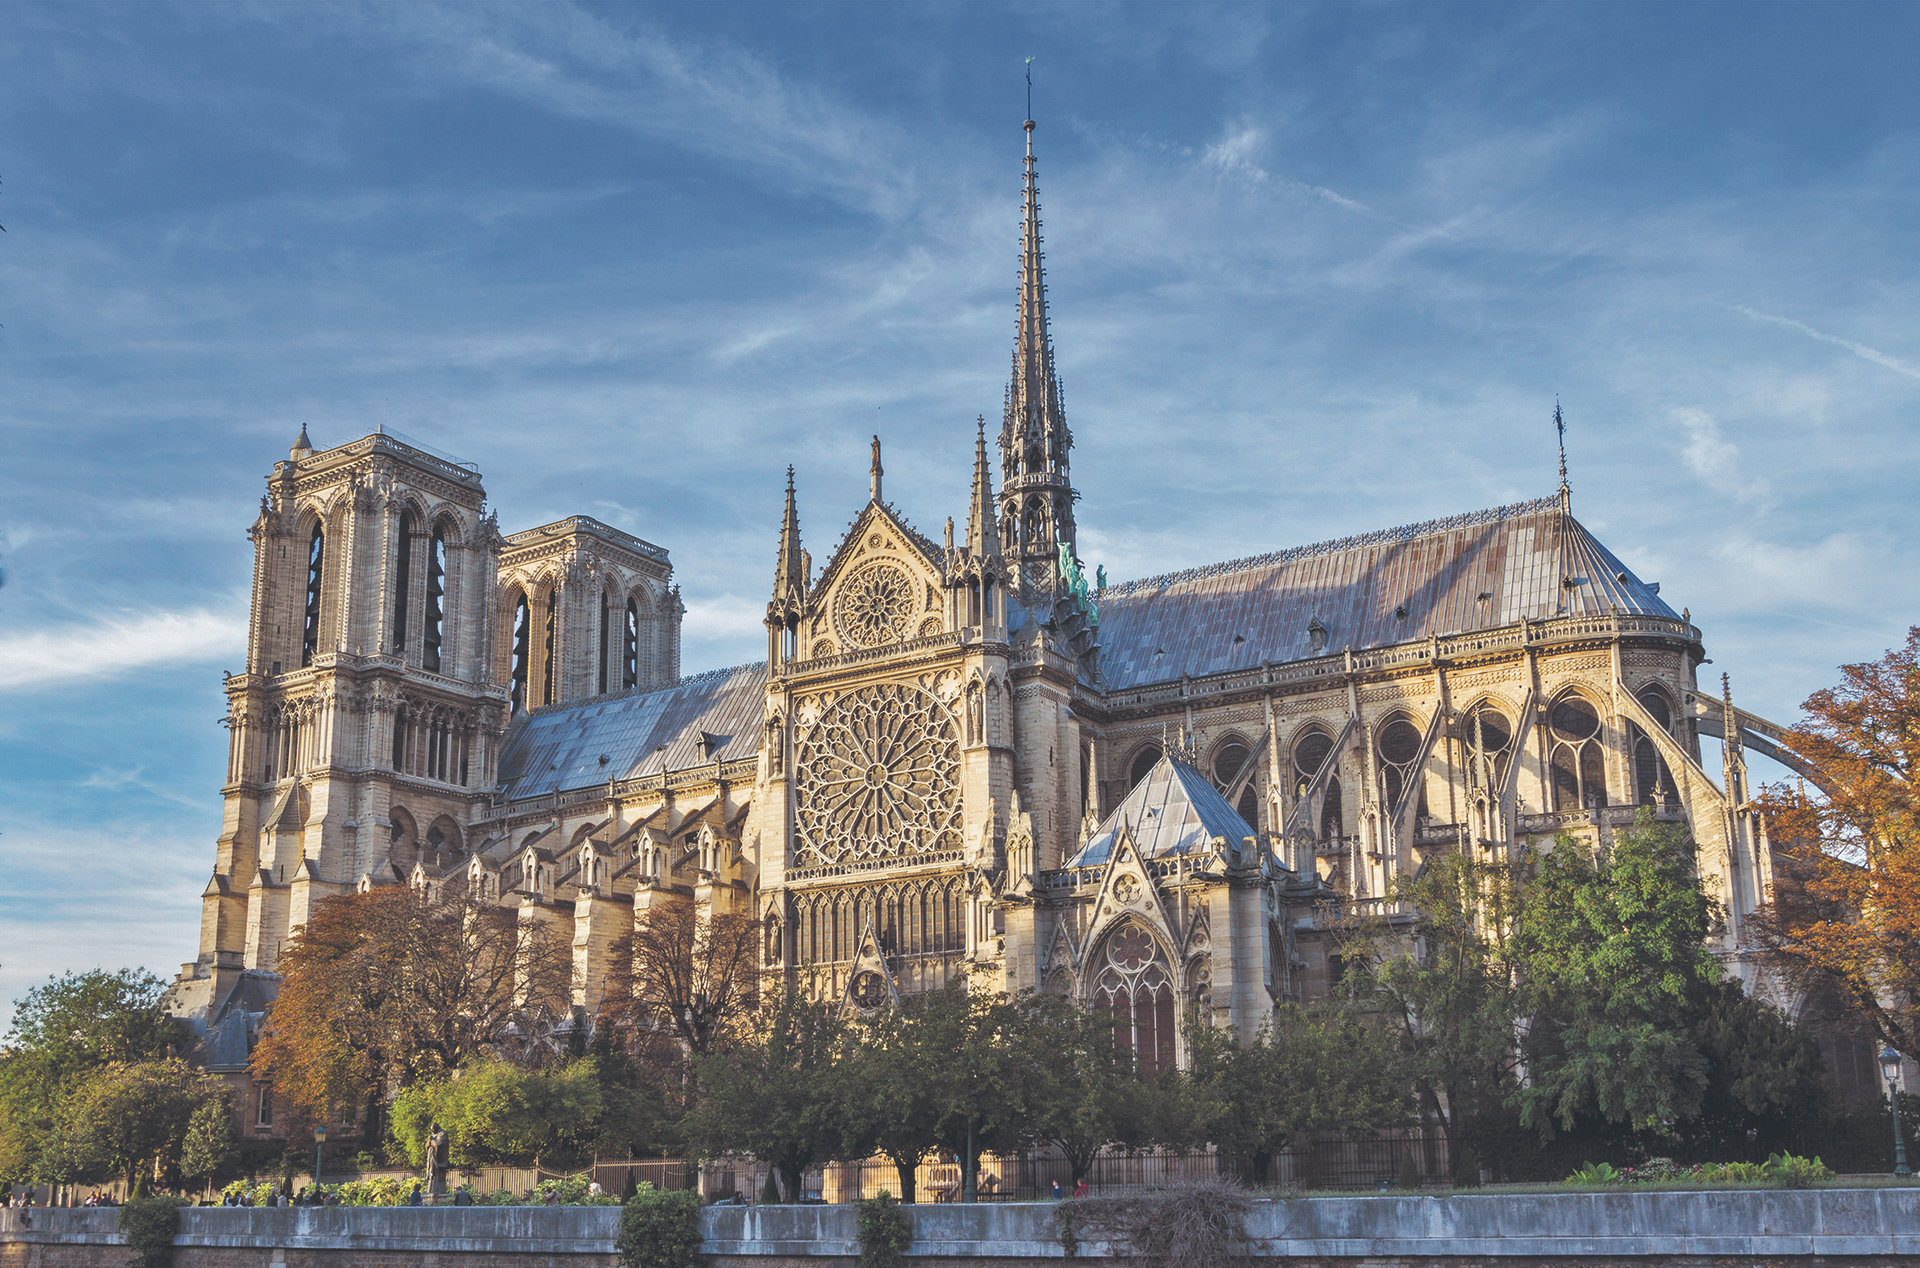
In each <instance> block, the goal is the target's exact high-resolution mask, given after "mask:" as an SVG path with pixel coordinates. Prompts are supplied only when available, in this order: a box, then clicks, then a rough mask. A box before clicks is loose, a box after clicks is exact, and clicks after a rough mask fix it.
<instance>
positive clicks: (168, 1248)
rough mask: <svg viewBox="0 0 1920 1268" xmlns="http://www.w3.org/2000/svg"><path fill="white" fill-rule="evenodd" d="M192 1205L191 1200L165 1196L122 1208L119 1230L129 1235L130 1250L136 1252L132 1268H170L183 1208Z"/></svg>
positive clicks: (143, 1200)
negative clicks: (174, 1241) (175, 1236)
mask: <svg viewBox="0 0 1920 1268" xmlns="http://www.w3.org/2000/svg"><path fill="white" fill-rule="evenodd" d="M192 1202H193V1199H192V1198H183V1197H176V1196H175V1195H173V1194H171V1193H163V1194H161V1195H160V1196H158V1197H150V1198H134V1199H133V1200H132V1201H131V1202H128V1203H127V1204H126V1205H125V1206H123V1207H121V1208H120V1231H121V1232H123V1233H125V1234H126V1235H127V1249H128V1250H130V1251H132V1252H134V1255H135V1259H134V1261H133V1268H169V1266H170V1265H171V1264H172V1263H173V1238H174V1235H175V1234H176V1233H178V1232H179V1231H180V1208H181V1207H183V1206H188V1205H190V1204H191V1203H192Z"/></svg>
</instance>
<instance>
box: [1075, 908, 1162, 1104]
mask: <svg viewBox="0 0 1920 1268" xmlns="http://www.w3.org/2000/svg"><path fill="white" fill-rule="evenodd" d="M1095 963H1096V964H1098V965H1099V966H1100V969H1099V973H1100V976H1099V977H1098V978H1097V979H1095V981H1094V986H1093V996H1092V999H1091V1000H1090V1001H1089V1002H1090V1003H1091V1004H1092V1007H1093V1011H1094V1015H1095V1016H1096V1017H1098V1016H1101V1015H1103V1014H1104V1015H1105V1016H1106V1017H1108V1018H1111V1019H1112V1022H1113V1039H1114V1047H1115V1048H1116V1049H1118V1050H1119V1051H1120V1052H1123V1053H1129V1054H1131V1055H1132V1057H1133V1060H1134V1064H1135V1066H1136V1068H1138V1069H1139V1070H1141V1071H1142V1072H1144V1073H1147V1074H1154V1073H1157V1072H1159V1071H1161V1070H1171V1069H1172V1068H1173V1065H1174V1028H1175V1025H1176V1024H1177V1017H1178V1008H1177V1007H1176V1005H1175V1003H1174V984H1173V973H1172V970H1171V969H1170V968H1169V967H1168V963H1167V957H1166V953H1165V952H1163V951H1162V950H1161V949H1160V944H1159V943H1158V942H1157V941H1156V940H1155V939H1154V937H1153V935H1152V934H1150V933H1148V932H1147V930H1146V929H1145V928H1143V927H1142V926H1141V925H1139V924H1137V923H1135V922H1133V921H1128V922H1126V923H1125V924H1122V925H1121V926H1120V927H1119V928H1117V929H1115V930H1114V931H1113V933H1112V934H1110V935H1109V936H1108V938H1107V944H1106V948H1105V950H1104V952H1103V954H1102V955H1101V957H1100V958H1099V959H1098V960H1096V961H1095Z"/></svg>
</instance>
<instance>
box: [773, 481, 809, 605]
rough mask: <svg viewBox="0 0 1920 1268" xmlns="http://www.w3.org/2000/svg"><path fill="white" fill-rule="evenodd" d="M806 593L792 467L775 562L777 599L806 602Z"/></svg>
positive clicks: (804, 560) (774, 580)
mask: <svg viewBox="0 0 1920 1268" xmlns="http://www.w3.org/2000/svg"><path fill="white" fill-rule="evenodd" d="M806 596H807V565H806V558H805V552H803V551H802V550H801V549H800V508H799V504H798V503H797V502H796V501H795V499H794V494H793V468H792V467H788V468H787V509H786V514H785V515H783V516H782V517H781V520H780V556H779V558H778V559H777V560H776V561H775V562H774V565H773V597H774V599H775V600H776V601H788V602H794V603H799V602H803V601H804V600H805V599H806Z"/></svg>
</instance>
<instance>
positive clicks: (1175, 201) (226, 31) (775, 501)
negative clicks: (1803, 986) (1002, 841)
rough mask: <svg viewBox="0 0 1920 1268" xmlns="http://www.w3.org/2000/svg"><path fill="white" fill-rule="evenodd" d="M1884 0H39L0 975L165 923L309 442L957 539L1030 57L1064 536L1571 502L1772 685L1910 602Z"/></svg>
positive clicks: (20, 67) (1274, 531)
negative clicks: (1835, 1)
mask: <svg viewBox="0 0 1920 1268" xmlns="http://www.w3.org/2000/svg"><path fill="white" fill-rule="evenodd" d="M1917 28H1920V9H1917V8H1915V7H1914V6H1911V5H1870V6H1848V5H1817V6H1816V5H1808V6H1760V5H1741V6H1734V5H1699V6H1689V5H1636V6H1607V5H1561V4H1552V5H1480V6H1448V5H1440V4H1426V5H1417V6H1399V5H1391V4H1377V5H1364V6H1362V5H1337V6H1315V5H1295V6H1285V7H1277V6H1275V7H1269V6H1258V7H1236V6H1219V7H1210V6H1203V5H1179V6H1164V7H1162V6H1150V5H1119V6H1106V5H1094V4H1079V5H1030V4H1026V5H1020V6H1006V7H999V6H985V5H981V6H967V5H940V6H883V5H877V4H867V5H856V6H845V7H843V6H833V5H803V4H783V5H771V6H759V5H720V4H704V5H684V6H671V7H653V6H644V5H639V6H636V5H618V6H597V5H567V4H557V3H555V4H541V5H521V6H485V5H459V6H440V5H434V4H425V3H416V4H405V5H400V4H387V5H373V6H355V5H346V4H337V5H290V4H281V5H256V4H247V5H229V4H217V3H196V4H192V5H181V6H174V5H166V4H139V5H80V4H53V5H35V4H30V3H15V4H12V5H9V6H8V9H7V22H6V29H5V32H4V33H3V34H0V224H4V225H5V226H6V230H7V232H6V233H5V234H4V235H0V429H3V430H0V438H3V439H4V448H3V449H0V452H3V453H4V458H5V461H4V463H0V532H4V538H3V539H0V566H4V567H5V569H6V574H7V577H6V586H5V588H4V589H0V1000H3V999H6V998H11V997H13V996H14V995H17V994H18V992H19V991H20V989H22V988H23V987H24V986H25V985H27V984H30V983H31V982H32V981H34V980H37V979H39V978H40V977H42V976H44V975H45V974H47V973H50V972H58V971H61V970H64V969H67V968H72V967H90V966H92V965H95V964H102V965H106V966H109V967H115V966H118V965H121V964H145V965H148V966H150V967H153V968H155V969H158V970H162V971H168V970H170V969H171V968H172V967H173V966H176V965H177V964H178V963H179V962H180V961H182V960H185V959H189V958H191V956H192V954H193V951H194V947H195V943H196V937H197V922H198V897H197V896H198V894H199V891H200V889H201V887H202V886H203V885H204V883H205V878H206V875H207V873H208V871H209V869H210V866H211V861H212V857H213V842H214V838H215V836H216V835H217V833H218V830H219V823H220V799H219V795H218V787H219V784H220V780H221V777H222V773H223V770H224V751H225V732H224V731H223V730H222V729H221V728H220V727H219V726H218V725H217V719H219V717H220V716H221V715H222V713H223V712H224V704H223V699H222V694H221V690H220V671H221V669H223V668H235V667H238V666H239V664H240V663H241V657H242V642H243V618H244V613H245V605H246V594H247V587H248V582H249V576H248V573H249V567H250V559H251V556H250V551H249V547H248V544H247V541H246V537H245V532H246V528H247V526H248V524H249V523H250V522H251V521H252V518H253V515H254V510H255V507H256V506H257V503H258V499H259V496H260V493H261V491H262V483H261V481H262V478H263V477H264V476H265V475H266V473H267V472H268V470H269V468H270V466H271V464H272V463H273V462H274V461H275V460H276V459H277V458H279V457H281V456H283V455H284V453H285V451H286V448H287V446H288V444H289V443H290V442H291V440H292V439H293V437H294V436H295V435H296V434H297V433H298V432H299V430H300V428H301V426H302V425H305V426H306V427H307V428H308V429H309V430H310V432H311V434H312V436H313V439H314V440H315V442H316V443H318V444H320V445H322V446H323V447H324V446H327V445H332V444H338V443H341V442H343V441H346V440H348V439H351V438H353V437H355V436H357V435H360V434H363V433H364V432H366V431H369V430H371V429H372V428H373V426H374V425H375V424H382V425H385V426H386V427H388V428H390V429H395V430H399V431H401V432H404V433H406V434H408V435H410V436H413V437H417V438H419V439H420V440H423V441H425V442H427V443H429V444H431V445H433V446H435V447H437V448H440V449H442V450H447V451H450V452H452V453H453V454H455V455H456V456H458V457H460V458H463V459H466V460H469V461H472V462H475V463H477V464H478V465H479V466H480V468H481V470H482V471H483V472H484V473H485V475H486V478H487V487H488V491H489V494H490V496H491V498H492V501H493V504H494V505H495V506H496V507H497V508H498V509H499V513H500V520H501V524H502V527H503V528H506V529H508V530H509V531H511V530H513V529H517V528H522V527H527V526H531V525H534V524H538V523H544V522H546V521H548V520H551V519H554V518H557V517H559V516H561V515H564V514H571V513H584V514H589V515H593V516H596V517H598V518H600V519H603V520H606V521H607V522H609V523H612V524H615V525H617V526H619V527H621V528H625V529H628V530H630V531H633V532H636V533H639V534H640V535H642V536H644V537H646V538H648V539H649V540H652V541H655V542H658V543H660V544H661V545H664V546H666V547H668V548H669V549H670V550H671V551H672V552H673V558H674V561H675V564H676V568H677V573H678V577H679V579H680V582H681V585H682V587H683V589H684V592H685V597H686V601H687V605H688V609H689V610H688V615H687V627H686V651H685V665H686V668H687V669H688V670H689V671H691V670H697V669H702V668H711V667H714V666H717V665H723V664H729V663H735V662H739V661H743V660H750V659H754V658H755V657H756V656H757V655H758V654H759V651H760V648H761V645H762V641H763V635H762V634H761V632H760V628H759V625H758V613H759V612H760V611H761V610H763V605H764V602H765V595H766V591H767V587H768V585H769V583H770V577H771V571H772V565H773V553H774V540H775V538H774V534H775V531H776V527H777V522H778V511H779V498H780V489H781V486H782V479H783V472H784V469H785V467H786V464H788V463H789V462H791V463H794V464H795V465H796V466H797V468H798V474H799V484H800V493H801V498H802V503H801V511H802V521H803V527H804V530H805V532H806V535H807V544H808V546H809V548H810V549H811V550H812V551H813V552H814V555H815V557H816V558H820V559H824V558H825V556H826V554H827V553H828V551H829V550H830V549H831V545H832V542H833V540H834V538H835V536H836V535H837V533H838V531H839V529H840V527H841V526H842V525H844V524H845V523H846V521H847V520H848V519H849V518H850V517H851V516H852V515H853V513H854V512H855V511H856V510H857V509H858V507H859V505H860V504H861V502H862V501H863V500H864V497H865V478H866V441H867V437H868V435H870V434H871V433H873V432H874V431H878V432H880V433H881V435H882V436H883V438H884V439H885V441H886V443H887V459H886V465H887V480H888V495H889V497H890V499H891V500H892V501H894V502H896V503H897V504H898V505H900V506H901V507H902V508H903V509H904V510H905V511H906V512H907V513H908V514H909V515H910V516H912V517H913V518H915V519H916V520H917V521H918V522H919V523H920V525H921V526H922V527H923V528H924V529H926V530H927V531H929V532H932V533H937V531H938V527H939V525H940V524H941V523H942V522H943V521H944V519H945V517H946V516H948V515H955V516H958V517H961V518H962V519H963V521H964V507H965V497H966V492H967V487H966V486H967V478H968V474H969V471H970V453H971V438H972V421H971V420H972V419H973V417H974V415H975V414H978V413H985V414H987V415H988V417H989V418H990V419H991V418H994V417H995V411H996V410H997V409H998V408H999V405H1000V402H1001V393H1002V390H1003V386H1004V383H1005V377H1006V372H1007V366H1008V357H1009V351H1010V347H1011V340H1012V324H1013V283H1014V267H1015V260H1016V249H1017V227H1018V197H1019V187H1020V163H1019V154H1020V149H1021V140H1022V138H1021V131H1020V122H1021V119H1022V117H1023V116H1024V114H1025V100H1024V86H1023V83H1022V80H1021V62H1022V59H1023V58H1025V57H1026V56H1028V55H1032V56H1034V57H1035V58H1036V60H1035V62H1034V68H1035V85H1036V86H1035V95H1034V111H1035V114H1036V116H1037V117H1038V120H1039V124H1040V127H1039V131H1038V133H1037V148H1038V152H1039V156H1040V175H1041V194H1042V201H1043V209H1044V214H1045V217H1046V223H1047V237H1048V244H1047V245H1048V252H1049V279H1050V283H1051V297H1052V304H1053V318H1054V336H1055V341H1056V345H1057V349H1058V360H1059V366H1060V372H1061V374H1062V377H1063V380H1064V383H1065V386H1066V402H1067V412H1068V418H1069V421H1070V423H1071V424H1072V426H1073V428H1074V432H1075V436H1076V440H1077V444H1076V448H1075V452H1074V456H1073V463H1074V475H1075V482H1076V484H1077V485H1078V486H1079V488H1080V489H1081V490H1082V493H1083V494H1084V501H1083V502H1082V504H1081V508H1080V524H1081V545H1082V554H1083V555H1084V556H1085V557H1087V558H1088V559H1089V560H1090V561H1092V562H1096V563H1102V564H1104V565H1105V566H1106V568H1107V571H1108V574H1109V575H1110V576H1111V577H1113V578H1114V579H1115V580H1121V579H1125V578H1128V577H1133V576H1140V575H1146V574H1151V573H1155V572H1159V571H1163V570H1166V569H1169V568H1177V567H1181V566H1187V565H1192V564H1199V563H1205V562H1210V561H1214V560H1218V559H1223V558H1228V557H1233V556H1238V555H1244V554H1250V553H1254V552H1257V551H1262V550H1268V549H1273V548H1276V547H1281V546H1286V545H1293V544H1299V543H1304V542H1309V541H1315V540H1320V539H1323V538H1327V537H1333V536H1338V535H1342V534H1346V533H1351V532H1359V531H1364V530H1366V529H1370V528H1379V527H1385V526H1389V525H1393V524H1398V523H1404V522H1408V521H1414V520H1422V519H1426V518H1430V517H1433V516H1437V515H1445V514H1449V513H1453V512H1457V511H1463V510H1470V509H1473V508H1476V507H1481V506H1486V505H1492V504H1497V503H1501V502H1505V501H1510V500H1514V499H1519V498H1525V497H1532V496H1539V495H1541V494H1544V493H1547V492H1550V491H1551V490H1552V488H1553V487H1554V484H1555V482H1556V481H1555V455H1554V450H1553V444H1552V430H1551V426H1550V422H1549V419H1550V416H1551V413H1552V409H1553V402H1554V398H1555V396H1556V394H1557V395H1558V396H1559V398H1560V400H1561V401H1562V403H1563V404H1564V406H1565V409H1566V414H1567V419H1568V424H1569V431H1568V459H1569V462H1570V464H1571V467H1572V477H1573V488H1574V506H1575V510H1576V512H1577V513H1578V514H1579V515H1580V516H1581V517H1582V519H1583V520H1584V521H1585V522H1586V523H1587V524H1588V525H1589V526H1590V527H1592V528H1593V529H1594V530H1595V531H1596V532H1597V533H1599V535H1600V536H1601V538H1602V539H1603V540H1604V541H1606V542H1607V543H1608V544H1609V545H1610V546H1611V547H1612V548H1613V549H1614V550H1615V551H1616V552H1617V553H1619V554H1620V555H1621V556H1622V557H1623V558H1625V559H1626V560H1627V561H1628V562H1629V564H1630V565H1631V566H1632V567H1634V568H1635V570H1636V571H1638V572H1639V573H1640V574H1641V575H1642V576H1644V577H1647V578H1650V579H1656V580H1659V581H1661V582H1662V584H1663V590H1662V593H1663V596H1664V597H1666V598H1667V599H1669V600H1670V601H1671V602H1672V603H1673V604H1674V606H1676V607H1680V606H1686V607H1689V608H1691V610H1692V612H1693V615H1694V618H1695V620H1696V621H1697V622H1698V623H1699V624H1700V625H1701V626H1702V627H1703V629H1704V630H1705V632H1706V638H1707V643H1708V655H1709V656H1711V657H1712V658H1713V660H1714V667H1713V668H1714V669H1715V670H1726V671H1728V672H1730V673H1731V674H1732V675H1733V678H1734V684H1735V690H1736V693H1737V697H1738V699H1739V700H1740V701H1741V702H1742V703H1745V704H1747V705H1748V706H1750V707H1752V708H1755V709H1757V710H1759V711H1760V712H1762V713H1765V714H1767V715H1769V716H1771V717H1773V718H1775V719H1776V720H1779V721H1791V720H1793V718H1794V716H1796V706H1797V704H1798V702H1799V701H1800V700H1802V699H1804V698H1805V697H1806V696H1807V695H1808V694H1809V693H1810V692H1811V691H1813V690H1815V689H1816V688H1818V687H1820V686H1822V685H1824V684H1825V683H1827V682H1828V681H1829V680H1830V679H1831V678H1832V677H1833V667H1834V666H1835V665H1836V664H1838V663H1841V662H1843V661H1852V660H1862V659H1869V658H1872V657H1875V656H1878V655H1879V654H1881V652H1882V651H1883V650H1884V649H1886V648H1887V647H1889V646H1892V645H1894V644H1896V643H1898V642H1899V641H1901V639H1902V638H1903V636H1904V631H1905V628H1906V626H1907V625H1908V624H1909V623H1911V622H1913V621H1915V620H1916V619H1920V616H1917V615H1916V613H1917V612H1920V603H1916V599H1917V598H1920V569H1916V568H1915V566H1914V564H1913V562H1912V560H1913V551H1914V547H1915V544H1916V543H1915V538H1916V529H1915V520H1916V517H1915V515H1914V512H1913V504H1912V492H1911V491H1912V488H1913V486H1914V480H1915V475H1916V465H1917V464H1916V458H1920V441H1917V440H1916V427H1915V409H1916V405H1920V316H1917V314H1920V303H1917V302H1916V300H1920V253H1916V251H1915V245H1916V244H1915V234H1916V231H1917V230H1920V214H1917V212H1920V208H1916V206H1915V202H1916V198H1915V195H1916V190H1917V188H1920V176H1916V173H1920V163H1916V158H1920V152H1917V151H1920V135H1917V134H1916V125H1915V120H1916V118H1920V111H1917V110H1916V105H1920V102H1917V101H1916V97H1917V96H1920V87H1916V82H1915V79H1914V76H1913V75H1912V73H1911V55H1912V50H1913V49H1914V48H1915V47H1920V29H1917Z"/></svg>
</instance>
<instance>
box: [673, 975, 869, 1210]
mask: <svg viewBox="0 0 1920 1268" xmlns="http://www.w3.org/2000/svg"><path fill="white" fill-rule="evenodd" d="M851 1040H852V1035H851V1034H850V1032H849V1030H848V1027H847V1024H846V1022H845V1020H844V1019H843V1018H842V1017H841V1016H840V1012H839V1010H838V1009H836V1008H834V1007H833V1006H831V1005H829V1004H824V1003H814V1002H813V1001H811V1000H808V999H806V998H805V997H804V996H802V995H800V994H799V993H798V992H795V991H787V992H783V993H782V994H781V995H780V996H779V997H778V998H777V999H775V1000H774V1001H773V1002H772V1005H771V1007H769V1008H767V1009H765V1010H764V1011H763V1013H762V1014H761V1017H760V1024H759V1026H758V1027H757V1028H756V1030H755V1032H754V1033H753V1034H752V1035H751V1036H750V1037H747V1038H743V1039H741V1040H740V1041H738V1042H737V1043H735V1044H734V1045H732V1047H730V1048H729V1049H728V1050H727V1051H724V1052H715V1053H712V1054H710V1055H708V1056H705V1057H701V1058H697V1059H696V1066H697V1074H698V1078H699V1084H700V1089H701V1093H700V1104H699V1106H698V1108H696V1109H695V1110H694V1112H693V1113H692V1114H691V1115H690V1117H689V1123H688V1128H689V1134H690V1135H691V1136H692V1138H693V1140H694V1141H695V1142H696V1143H697V1144H698V1145H699V1147H700V1148H701V1150H702V1151H703V1152H704V1153H706V1154H707V1155H708V1156H713V1155H718V1154H751V1155H752V1156H753V1157H755V1158H758V1159H760V1160H761V1161H762V1162H765V1163H767V1164H768V1165H769V1166H771V1167H773V1168H775V1169H776V1170H778V1171H779V1173H780V1180H781V1184H782V1185H783V1186H784V1187H785V1188H786V1191H787V1194H788V1196H789V1197H790V1198H792V1199H794V1200H796V1201H797V1200H798V1198H799V1195H800V1193H801V1191H802V1185H803V1183H804V1177H805V1175H806V1173H807V1171H808V1170H809V1169H811V1168H812V1167H813V1166H814V1164H815V1163H818V1162H822V1161H825V1160H828V1159H831V1158H840V1157H848V1156H852V1155H853V1154H855V1153H858V1152H864V1151H862V1150H860V1149H858V1147H857V1142H856V1140H855V1138H854V1136H853V1135H852V1133H850V1131H849V1127H850V1125H851V1122H852V1120H851V1119H850V1117H849V1115H848V1114H847V1113H846V1105H847V1080H846V1075H847V1073H848V1070H849V1068H850V1065H851V1060H850V1057H851V1049H850V1044H851Z"/></svg>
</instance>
